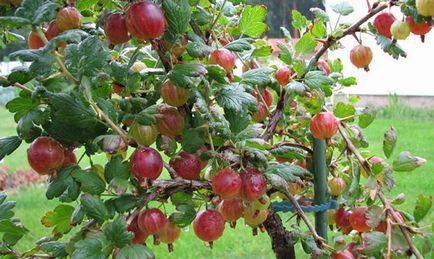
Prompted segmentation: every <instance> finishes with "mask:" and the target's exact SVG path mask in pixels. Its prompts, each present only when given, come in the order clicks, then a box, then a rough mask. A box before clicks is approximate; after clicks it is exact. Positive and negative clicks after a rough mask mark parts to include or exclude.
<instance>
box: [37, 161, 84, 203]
mask: <svg viewBox="0 0 434 259" xmlns="http://www.w3.org/2000/svg"><path fill="white" fill-rule="evenodd" d="M77 169H78V170H79V169H80V168H79V167H78V166H74V165H72V166H66V167H63V168H62V169H60V170H59V171H57V177H56V178H54V180H53V181H52V182H51V183H50V185H49V186H48V188H47V192H46V193H45V195H46V196H47V199H49V200H51V199H53V198H55V197H61V196H62V197H63V199H65V200H68V201H73V200H76V199H77V198H78V196H79V194H80V187H79V186H78V183H77V182H76V181H74V179H73V178H72V176H71V173H72V172H73V171H74V170H77Z"/></svg>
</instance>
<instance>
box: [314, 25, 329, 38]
mask: <svg viewBox="0 0 434 259" xmlns="http://www.w3.org/2000/svg"><path fill="white" fill-rule="evenodd" d="M312 34H313V36H315V37H317V38H324V37H325V36H326V35H327V29H326V27H325V25H324V23H323V22H317V23H315V25H314V26H313V28H312Z"/></svg>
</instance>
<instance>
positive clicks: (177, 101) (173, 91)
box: [161, 80, 190, 107]
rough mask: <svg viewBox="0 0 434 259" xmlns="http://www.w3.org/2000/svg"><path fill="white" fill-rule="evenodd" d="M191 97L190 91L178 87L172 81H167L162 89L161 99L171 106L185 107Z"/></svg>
mask: <svg viewBox="0 0 434 259" xmlns="http://www.w3.org/2000/svg"><path fill="white" fill-rule="evenodd" d="M189 96H190V90H189V89H188V88H183V87H179V86H176V85H174V84H173V83H172V81H170V80H167V81H166V82H164V84H163V86H162V87H161V97H163V100H164V102H165V103H167V104H168V105H171V106H175V107H179V106H182V105H184V104H185V103H186V102H187V100H188V97H189Z"/></svg>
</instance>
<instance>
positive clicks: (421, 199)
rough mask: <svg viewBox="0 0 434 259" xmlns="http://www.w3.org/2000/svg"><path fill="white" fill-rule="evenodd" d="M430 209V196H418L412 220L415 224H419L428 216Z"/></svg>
mask: <svg viewBox="0 0 434 259" xmlns="http://www.w3.org/2000/svg"><path fill="white" fill-rule="evenodd" d="M431 207H432V196H425V195H423V194H422V193H421V194H419V196H418V197H417V200H416V206H415V207H414V212H413V215H414V220H415V221H416V222H420V221H421V220H422V219H423V218H424V217H425V216H426V215H427V214H428V212H429V210H430V209H431Z"/></svg>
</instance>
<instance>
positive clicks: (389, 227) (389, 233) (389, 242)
mask: <svg viewBox="0 0 434 259" xmlns="http://www.w3.org/2000/svg"><path fill="white" fill-rule="evenodd" d="M386 222H387V230H386V233H387V239H388V240H387V254H386V258H387V259H392V224H390V219H386Z"/></svg>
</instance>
